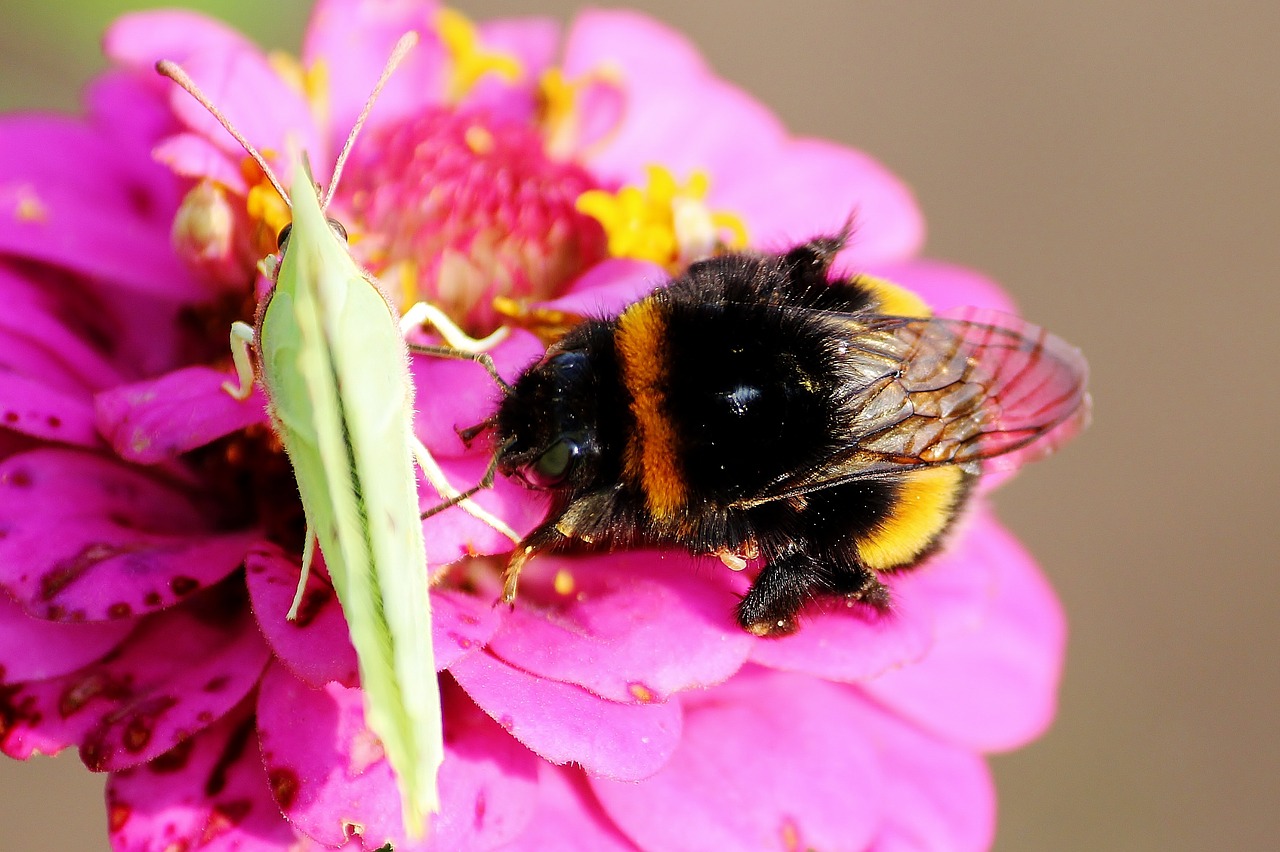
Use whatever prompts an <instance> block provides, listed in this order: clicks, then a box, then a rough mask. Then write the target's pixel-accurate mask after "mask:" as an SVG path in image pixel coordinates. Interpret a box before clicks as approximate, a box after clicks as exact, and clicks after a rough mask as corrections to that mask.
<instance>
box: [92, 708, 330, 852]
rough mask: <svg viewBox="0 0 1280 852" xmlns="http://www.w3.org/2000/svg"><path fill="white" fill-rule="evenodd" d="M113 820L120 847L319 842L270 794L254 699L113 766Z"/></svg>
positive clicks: (270, 849)
mask: <svg viewBox="0 0 1280 852" xmlns="http://www.w3.org/2000/svg"><path fill="white" fill-rule="evenodd" d="M107 820H108V825H109V826H110V829H111V843H112V847H113V848H115V849H152V848H156V844H157V843H164V844H166V848H172V849H179V848H181V849H187V848H190V849H197V848H198V849H207V850H223V849H225V850H233V849H234V850H239V852H278V850H281V849H286V848H287V849H290V850H297V851H298V852H301V850H305V849H318V848H319V846H318V845H317V844H314V843H313V842H312V841H310V840H309V839H307V838H305V837H303V836H301V835H299V834H297V833H296V832H295V831H294V830H293V829H292V828H291V827H290V826H289V823H288V822H287V821H285V818H284V816H283V815H282V814H281V813H280V809H279V808H278V807H276V803H275V800H274V799H272V798H271V787H270V784H269V781H268V778H267V773H266V770H264V769H263V767H262V758H261V757H260V756H259V754H258V743H257V736H256V732H255V731H254V718H253V707H252V704H251V703H250V702H245V703H243V704H241V705H240V706H239V707H238V708H236V710H234V711H233V712H231V713H229V714H228V715H227V716H226V717H224V718H223V719H220V720H219V721H218V722H216V723H214V724H213V725H211V726H209V727H208V728H206V729H205V730H204V731H201V732H200V733H199V734H198V735H197V736H195V737H192V738H191V739H189V740H185V741H183V742H182V743H180V744H179V745H178V746H176V747H175V748H173V749H171V750H170V751H168V752H166V753H164V754H162V755H159V756H158V757H156V758H155V759H154V760H152V761H151V762H150V763H144V764H142V765H141V766H135V767H133V768H130V769H125V770H122V771H120V772H114V773H112V775H111V778H110V780H108V781H107Z"/></svg>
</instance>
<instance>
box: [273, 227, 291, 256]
mask: <svg viewBox="0 0 1280 852" xmlns="http://www.w3.org/2000/svg"><path fill="white" fill-rule="evenodd" d="M292 233H293V223H292V222H290V223H289V224H287V225H285V226H284V227H283V228H281V229H280V233H279V235H278V236H276V248H278V249H280V251H284V250H285V249H286V248H288V246H289V235H290V234H292Z"/></svg>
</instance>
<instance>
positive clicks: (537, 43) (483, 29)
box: [478, 17, 560, 86]
mask: <svg viewBox="0 0 1280 852" xmlns="http://www.w3.org/2000/svg"><path fill="white" fill-rule="evenodd" d="M478 28H479V30H480V43H481V44H482V45H484V49H485V50H490V51H494V52H497V53H505V54H508V55H510V56H514V57H515V59H516V61H517V62H518V63H519V64H520V67H521V69H523V71H524V79H523V80H522V81H521V82H522V83H523V84H524V85H526V86H532V85H533V84H535V83H536V82H537V80H538V78H539V77H540V76H541V75H542V73H543V72H544V71H546V70H547V69H548V68H550V67H551V66H552V64H553V63H554V62H555V60H556V59H557V54H558V53H559V50H560V22H559V21H557V20H555V19H554V18H539V17H525V18H499V19H497V20H492V21H481V22H480V23H479V27H478Z"/></svg>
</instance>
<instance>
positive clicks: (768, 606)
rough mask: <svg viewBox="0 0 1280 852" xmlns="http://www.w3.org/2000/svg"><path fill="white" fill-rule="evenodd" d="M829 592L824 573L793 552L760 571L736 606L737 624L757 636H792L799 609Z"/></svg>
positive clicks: (805, 557)
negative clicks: (814, 598)
mask: <svg viewBox="0 0 1280 852" xmlns="http://www.w3.org/2000/svg"><path fill="white" fill-rule="evenodd" d="M829 592H830V586H829V584H828V582H827V577H826V570H825V569H824V568H823V567H822V566H821V565H819V564H818V562H817V561H816V560H814V559H813V558H812V557H811V556H809V555H808V554H806V553H804V552H803V551H801V550H800V549H798V548H797V549H795V550H792V551H791V552H790V553H787V554H785V555H783V556H779V557H777V558H775V559H773V560H772V561H770V563H769V564H768V565H766V566H765V567H764V569H763V570H761V571H760V576H758V577H756V581H755V582H754V583H752V584H751V590H750V591H748V592H747V596H746V597H745V598H743V599H742V602H741V603H739V604H738V624H740V625H742V628H743V629H744V630H746V631H748V632H749V633H754V634H755V635H757V636H785V635H787V634H788V633H794V632H795V629H796V627H797V626H798V625H797V623H796V615H797V614H798V613H799V612H800V608H801V607H802V606H804V604H805V603H806V602H808V601H809V600H811V599H812V598H813V597H814V596H816V595H820V594H826V593H829Z"/></svg>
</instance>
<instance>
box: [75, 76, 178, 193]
mask: <svg viewBox="0 0 1280 852" xmlns="http://www.w3.org/2000/svg"><path fill="white" fill-rule="evenodd" d="M169 94H170V91H169V86H168V84H167V83H165V82H164V81H163V80H161V79H160V77H159V76H158V75H157V74H156V73H155V69H154V68H138V69H134V70H110V71H107V72H106V73H104V74H101V75H100V76H98V77H96V78H94V79H93V81H92V82H90V83H89V87H88V90H87V91H86V93H85V106H86V109H87V110H88V113H89V119H90V121H91V122H92V123H93V126H94V127H95V128H97V129H98V131H99V132H100V133H101V134H102V135H103V136H104V137H106V138H107V139H108V140H110V141H111V143H112V145H113V147H116V148H119V149H120V150H121V151H128V152H130V154H136V156H137V166H138V168H139V170H143V169H145V170H146V171H147V172H154V173H160V172H161V170H159V169H156V167H155V164H154V163H152V162H151V158H150V157H148V156H147V152H149V151H151V149H152V148H154V147H155V145H156V143H158V142H159V141H160V140H161V139H163V138H164V137H165V136H168V135H170V134H171V133H173V132H174V131H175V130H177V129H178V125H177V121H176V120H175V119H174V116H173V112H172V111H171V110H170V109H169ZM125 115H127V116H128V117H129V120H128V121H121V120H120V117H121V116H125ZM132 160H133V157H132V156H131V157H130V161H132ZM166 185H167V186H169V187H170V191H171V193H172V194H171V195H170V196H168V197H167V198H165V199H164V204H163V205H162V207H163V208H164V209H175V208H176V207H177V206H178V202H179V201H181V194H182V192H181V188H180V186H179V185H178V184H177V183H176V182H174V181H168V182H167V183H166ZM159 187H160V185H159V184H157V186H156V189H155V191H158V190H159Z"/></svg>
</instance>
